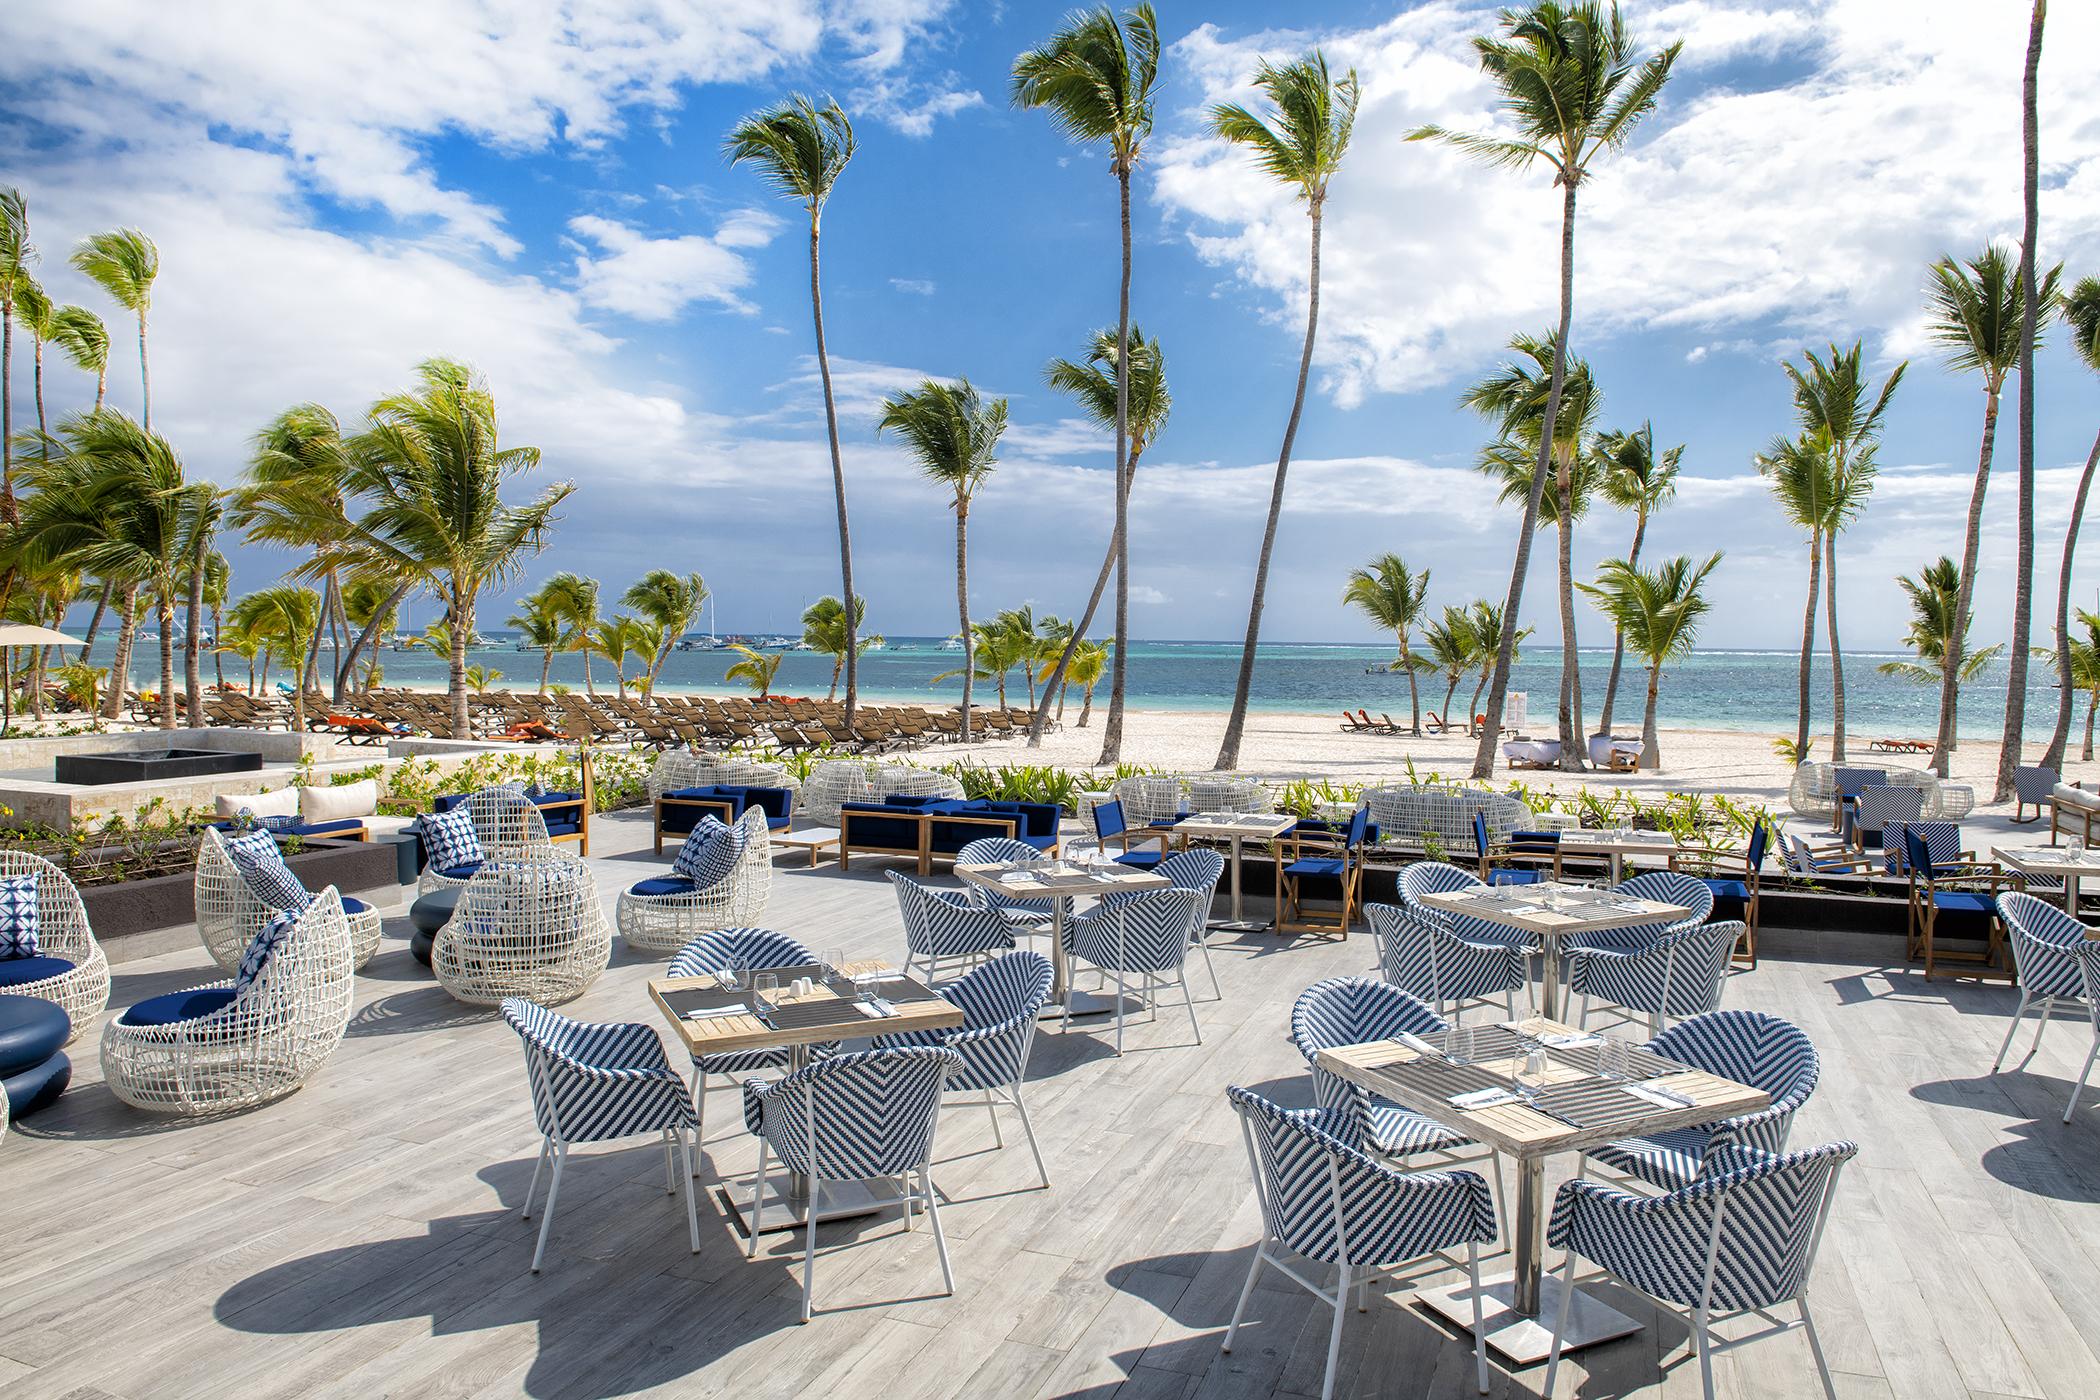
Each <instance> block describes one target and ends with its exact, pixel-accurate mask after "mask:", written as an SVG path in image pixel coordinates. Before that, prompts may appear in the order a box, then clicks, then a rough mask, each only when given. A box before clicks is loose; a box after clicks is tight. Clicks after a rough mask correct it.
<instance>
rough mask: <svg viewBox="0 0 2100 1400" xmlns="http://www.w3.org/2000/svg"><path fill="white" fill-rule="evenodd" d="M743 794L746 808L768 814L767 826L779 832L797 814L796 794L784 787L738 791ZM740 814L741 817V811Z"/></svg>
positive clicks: (740, 789)
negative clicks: (759, 809) (756, 809)
mask: <svg viewBox="0 0 2100 1400" xmlns="http://www.w3.org/2000/svg"><path fill="white" fill-rule="evenodd" d="M736 791H738V792H739V793H741V794H742V796H743V799H744V807H746V808H750V807H758V808H761V809H762V810H764V812H765V814H766V825H767V826H769V827H771V828H772V829H773V830H775V831H778V830H780V829H781V828H782V827H784V826H786V825H787V824H788V822H789V821H790V820H792V819H793V817H794V814H795V794H794V792H793V790H792V789H789V788H783V787H747V788H739V789H736ZM739 814H740V815H741V809H740V812H739Z"/></svg>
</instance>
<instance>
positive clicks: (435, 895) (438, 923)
mask: <svg viewBox="0 0 2100 1400" xmlns="http://www.w3.org/2000/svg"><path fill="white" fill-rule="evenodd" d="M463 888H465V887H464V886H462V885H453V886H451V887H450V888H447V889H442V890H432V891H431V892H430V893H429V894H426V895H424V896H423V897H422V898H421V899H418V900H417V901H416V902H415V903H414V904H411V905H410V906H409V907H408V922H409V925H410V926H411V927H412V928H414V929H415V932H414V933H413V934H411V935H410V936H409V940H408V951H409V953H410V954H411V955H412V956H413V957H414V958H415V960H416V961H417V962H419V963H421V964H423V966H425V967H428V966H430V949H431V945H433V944H434V943H436V942H437V933H438V930H439V929H441V928H443V927H444V926H445V925H446V924H449V923H451V922H452V915H453V914H454V913H455V912H456V911H457V910H458V908H459V892H460V890H462V889H463Z"/></svg>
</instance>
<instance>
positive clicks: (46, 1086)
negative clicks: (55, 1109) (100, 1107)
mask: <svg viewBox="0 0 2100 1400" xmlns="http://www.w3.org/2000/svg"><path fill="white" fill-rule="evenodd" d="M59 1014H60V1015H64V1014H65V1013H64V1012H60V1013H59ZM72 1082H73V1062H72V1061H71V1060H69V1059H67V1058H66V1057H65V1056H64V1055H62V1054H54V1055H52V1056H51V1058H50V1059H48V1060H45V1061H44V1062H43V1063H42V1064H39V1065H34V1066H32V1067H30V1068H28V1069H25V1070H22V1071H20V1072H19V1073H15V1074H10V1075H6V1076H4V1077H0V1088H4V1089H5V1090H6V1092H7V1113H8V1117H10V1118H27V1117H28V1116H29V1115H30V1114H32V1113H41V1112H43V1111H44V1110H45V1109H47V1108H49V1107H51V1105H53V1104H55V1103H57V1102H58V1096H59V1095H60V1094H63V1093H64V1092H65V1091H66V1086H67V1085H68V1084H71V1083H72Z"/></svg>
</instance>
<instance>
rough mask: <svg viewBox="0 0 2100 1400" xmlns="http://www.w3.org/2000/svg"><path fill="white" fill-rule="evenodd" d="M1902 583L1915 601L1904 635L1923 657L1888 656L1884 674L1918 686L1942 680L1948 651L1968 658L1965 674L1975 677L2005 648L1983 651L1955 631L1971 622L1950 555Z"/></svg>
mask: <svg viewBox="0 0 2100 1400" xmlns="http://www.w3.org/2000/svg"><path fill="white" fill-rule="evenodd" d="M1896 586H1897V587H1898V588H1901V589H1902V590H1903V595H1904V597H1906V598H1908V599H1909V600H1910V627H1909V628H1908V629H1907V630H1906V631H1905V632H1904V634H1903V640H1904V643H1905V644H1906V645H1907V646H1909V647H1910V649H1911V650H1912V651H1913V652H1915V653H1917V657H1918V659H1917V660H1915V661H1884V662H1882V663H1881V664H1880V665H1879V666H1876V667H1875V668H1874V669H1875V670H1877V671H1879V672H1880V673H1881V674H1882V675H1884V676H1894V677H1896V678H1897V679H1898V680H1906V681H1911V682H1913V683H1915V684H1918V685H1938V684H1939V683H1940V678H1941V677H1942V676H1943V675H1944V674H1945V673H1946V669H1947V658H1948V656H1950V655H1954V656H1959V657H1961V658H1962V660H1961V672H1960V677H1959V678H1960V679H1961V680H1963V681H1972V680H1974V679H1976V677H1977V676H1979V675H1981V674H1982V673H1983V668H1984V667H1986V666H1988V665H1990V664H1991V662H1993V661H1995V660H1997V659H1998V653H1999V652H2001V651H2003V650H2005V648H2004V646H2003V645H1999V646H1989V647H1984V648H1983V649H1982V650H1980V651H1967V650H1965V649H1964V648H1963V646H1962V643H1963V641H1964V640H1965V639H1964V638H1961V637H1958V636H1957V635H1956V633H1955V629H1956V628H1957V626H1960V625H1963V624H1966V623H1967V622H1968V619H1967V618H1966V617H1964V616H1963V615H1962V613H1961V571H1960V570H1959V569H1957V568H1956V567H1955V565H1954V561H1953V560H1952V559H1949V558H1948V557H1947V556H1946V555H1944V554H1943V555H1941V556H1940V557H1939V558H1937V559H1935V560H1933V561H1932V562H1931V563H1929V564H1927V565H1926V566H1925V567H1924V568H1922V569H1920V570H1918V576H1917V577H1916V578H1909V577H1906V576H1904V575H1901V574H1899V575H1897V577H1896ZM1957 618H1960V619H1961V621H1960V623H1957V622H1956V619H1957Z"/></svg>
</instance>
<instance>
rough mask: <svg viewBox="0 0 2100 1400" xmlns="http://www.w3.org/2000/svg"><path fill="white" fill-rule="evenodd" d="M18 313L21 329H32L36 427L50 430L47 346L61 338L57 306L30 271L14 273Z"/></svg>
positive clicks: (42, 431)
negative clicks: (46, 397) (46, 406)
mask: <svg viewBox="0 0 2100 1400" xmlns="http://www.w3.org/2000/svg"><path fill="white" fill-rule="evenodd" d="M15 314H16V315H17V316H19V317H20V318H21V321H22V329H23V330H25V331H28V332H29V344H30V349H31V352H32V353H33V355H34V356H35V369H34V379H33V380H32V383H33V384H34V385H35V401H36V430H37V431H38V432H40V433H45V432H49V431H50V430H51V425H50V422H49V420H48V419H46V418H45V417H44V346H45V344H46V343H48V342H50V341H53V340H56V339H57V338H58V308H57V307H55V306H53V305H52V304H51V298H50V297H49V296H48V295H46V293H45V291H44V289H43V288H42V287H41V286H39V285H37V282H36V279H35V278H33V277H31V276H30V275H29V274H28V273H26V272H23V273H17V274H16V276H15Z"/></svg>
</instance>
